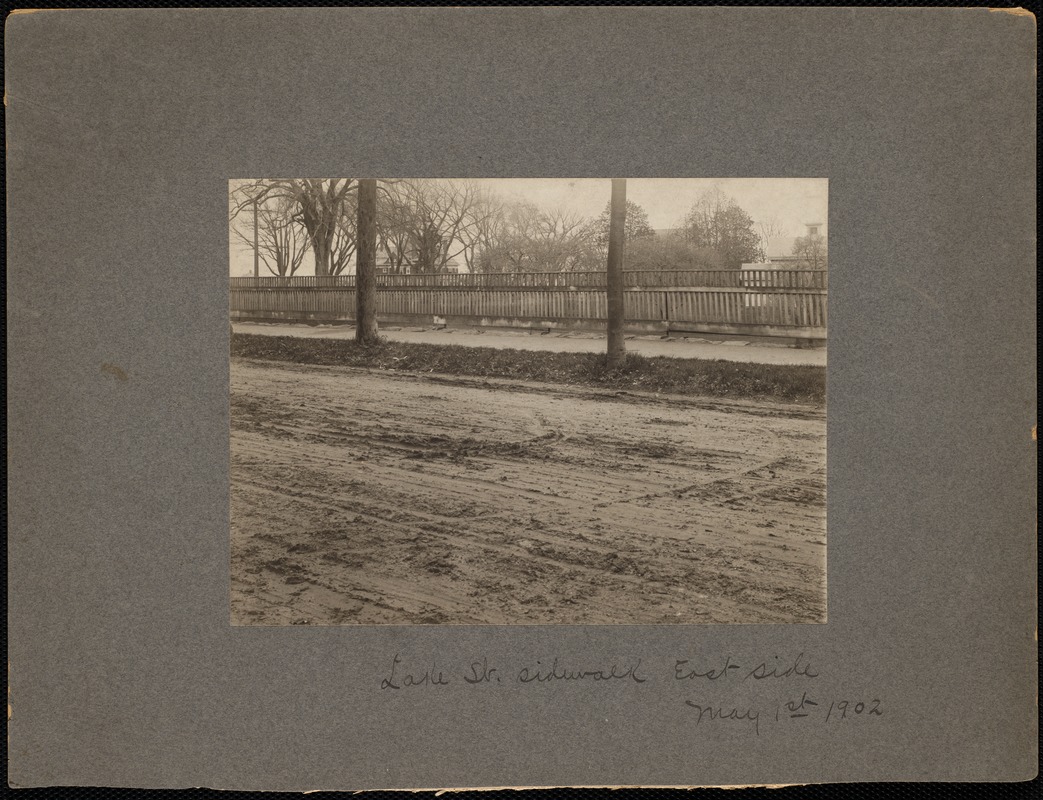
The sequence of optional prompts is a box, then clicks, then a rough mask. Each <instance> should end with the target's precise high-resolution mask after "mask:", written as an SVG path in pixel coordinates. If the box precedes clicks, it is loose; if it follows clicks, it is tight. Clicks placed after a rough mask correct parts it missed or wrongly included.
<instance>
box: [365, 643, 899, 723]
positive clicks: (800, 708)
mask: <svg viewBox="0 0 1043 800" xmlns="http://www.w3.org/2000/svg"><path fill="white" fill-rule="evenodd" d="M820 676H821V673H820V672H819V671H818V669H816V668H815V667H814V666H813V664H812V662H811V660H810V659H809V658H808V657H806V656H805V654H804V653H799V654H798V655H797V656H796V657H795V658H791V657H780V656H777V655H776V656H774V657H772V658H771V659H763V660H751V661H743V660H737V659H735V658H733V656H731V655H728V656H725V657H724V658H723V659H717V660H715V661H714V662H712V663H710V662H706V663H699V662H697V661H695V660H693V659H688V658H677V659H672V660H670V661H664V662H662V663H656V664H654V665H649V664H646V663H644V662H643V661H642V659H640V658H635V659H633V660H625V661H620V662H613V663H609V664H603V665H597V666H594V667H591V666H589V665H581V664H577V663H571V662H568V661H566V660H565V659H561V658H550V659H549V660H544V659H537V660H534V661H531V662H524V663H521V664H514V665H508V664H496V663H492V662H490V659H489V658H488V657H487V656H479V657H478V658H477V659H475V660H473V661H471V662H469V663H468V664H466V665H464V666H456V667H452V666H441V665H439V664H438V663H437V662H435V663H429V664H423V665H419V664H412V663H409V662H408V660H407V659H406V658H405V657H403V655H402V654H401V653H396V654H395V655H394V656H393V657H391V658H390V659H389V663H388V665H387V669H386V671H385V673H384V677H383V678H382V679H381V681H380V689H381V691H382V692H391V693H400V692H404V693H408V692H411V691H438V690H442V689H444V687H449V686H459V687H465V688H466V687H472V688H474V687H490V688H491V687H510V686H515V687H528V686H547V685H550V684H570V683H571V684H579V683H583V684H591V685H598V686H605V687H607V686H608V685H611V684H615V685H617V686H622V685H626V686H631V687H645V686H649V685H659V686H662V685H663V684H664V683H666V684H673V685H675V686H678V687H681V688H683V689H684V695H685V696H683V697H681V698H680V700H681V702H682V704H683V707H684V708H685V709H686V710H687V711H688V712H690V714H691V716H692V719H693V722H694V724H695V725H706V726H711V725H728V726H735V727H738V728H741V729H743V730H746V731H748V732H750V733H752V734H754V735H756V736H759V735H760V734H761V733H762V731H763V729H764V728H765V726H767V725H769V724H782V723H787V724H788V723H794V722H796V723H801V724H820V725H828V724H833V725H838V724H841V723H855V722H856V721H869V720H873V719H876V718H878V717H882V716H884V714H885V709H884V704H883V702H882V701H881V699H880V698H878V697H873V696H870V695H865V696H854V695H852V696H842V695H841V694H838V693H836V692H835V691H834V690H829V689H826V688H825V687H823V688H821V689H820V688H819V687H818V686H817V685H816V683H815V681H816V679H818V678H819V677H820ZM765 687H767V688H768V689H769V691H768V692H767V693H765V692H764V691H761V690H762V689H763V688H765ZM729 691H730V693H732V694H736V695H739V696H740V698H741V697H747V698H748V697H749V696H751V695H756V696H757V697H756V699H753V700H750V699H746V700H742V699H740V700H739V701H736V702H732V701H725V702H721V701H720V700H719V699H717V698H716V697H715V695H720V694H722V693H728V692H729ZM765 694H767V697H766V698H765V697H763V696H761V695H765Z"/></svg>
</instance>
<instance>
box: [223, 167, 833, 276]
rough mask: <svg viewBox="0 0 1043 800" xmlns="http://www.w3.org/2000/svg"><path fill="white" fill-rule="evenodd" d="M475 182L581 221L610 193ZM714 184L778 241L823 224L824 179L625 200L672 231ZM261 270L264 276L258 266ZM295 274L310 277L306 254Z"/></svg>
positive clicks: (584, 184)
mask: <svg viewBox="0 0 1043 800" xmlns="http://www.w3.org/2000/svg"><path fill="white" fill-rule="evenodd" d="M479 182H480V183H483V184H485V185H486V186H487V187H488V188H489V189H490V190H492V191H494V192H496V193H498V194H500V195H501V196H503V197H504V198H505V199H512V200H525V201H528V202H531V203H533V204H535V205H537V206H540V207H543V208H548V209H559V208H560V209H567V210H569V211H574V212H577V213H579V214H582V215H583V216H587V217H596V216H598V215H599V214H600V213H601V212H602V211H604V209H605V206H606V205H607V204H608V201H609V196H610V194H611V181H609V180H608V179H598V178H575V179H573V178H482V179H479ZM714 186H717V187H719V188H720V190H721V191H722V192H724V193H725V194H726V195H728V196H729V197H731V198H732V199H734V200H735V202H736V203H738V204H739V206H740V207H741V208H742V209H743V210H744V211H746V213H747V214H749V215H750V216H751V217H753V221H754V223H756V224H758V225H759V224H762V223H774V224H775V225H776V227H777V228H778V229H779V231H780V233H779V235H780V236H781V237H787V238H793V237H797V236H803V235H804V233H805V228H804V226H805V225H806V224H807V223H812V222H816V223H820V224H823V225H825V224H826V223H827V222H828V194H829V190H828V181H827V180H826V179H825V178H629V179H627V199H628V200H632V201H633V202H635V203H637V204H638V205H639V206H641V207H642V208H643V209H644V210H645V211H646V212H648V221H649V222H650V223H651V225H652V227H653V228H676V227H679V225H680V223H681V221H682V219H683V218H684V215H685V213H686V212H687V211H688V209H689V208H691V206H692V204H693V203H695V201H696V200H697V199H698V198H699V196H700V195H701V194H703V193H704V192H706V191H707V190H709V189H712V188H713V187H714ZM759 232H760V231H759V230H758V233H759ZM229 255H230V261H231V263H230V268H231V269H230V271H231V274H232V275H250V274H252V273H253V255H252V251H251V250H250V249H249V248H248V247H245V246H243V245H241V244H238V243H235V242H231V243H230V252H229ZM261 271H262V273H264V272H266V271H265V269H264V266H263V265H262V267H261ZM298 274H304V275H310V274H314V267H313V265H312V260H311V255H310V253H309V255H308V256H306V257H305V262H304V265H303V269H302V270H301V272H300V273H298Z"/></svg>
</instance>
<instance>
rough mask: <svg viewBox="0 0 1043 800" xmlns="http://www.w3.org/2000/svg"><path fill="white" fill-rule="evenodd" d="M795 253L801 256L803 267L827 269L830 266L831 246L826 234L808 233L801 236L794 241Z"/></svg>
mask: <svg viewBox="0 0 1043 800" xmlns="http://www.w3.org/2000/svg"><path fill="white" fill-rule="evenodd" d="M793 255H795V256H800V258H801V263H800V266H801V267H805V268H807V269H827V268H828V267H829V248H828V246H827V245H826V239H825V237H824V236H819V235H818V234H817V233H816V234H808V235H807V236H801V237H799V238H798V239H797V240H796V241H795V242H794V243H793Z"/></svg>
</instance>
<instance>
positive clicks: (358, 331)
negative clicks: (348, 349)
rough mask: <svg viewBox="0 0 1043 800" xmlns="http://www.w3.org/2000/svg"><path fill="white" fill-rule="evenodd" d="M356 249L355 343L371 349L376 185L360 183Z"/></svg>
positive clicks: (374, 326)
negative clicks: (369, 346)
mask: <svg viewBox="0 0 1043 800" xmlns="http://www.w3.org/2000/svg"><path fill="white" fill-rule="evenodd" d="M358 192H359V198H358V233H357V237H358V238H357V240H356V242H357V244H356V248H355V264H356V269H355V323H356V327H355V340H356V341H357V342H359V344H364V345H374V344H377V343H378V342H379V341H380V337H379V336H378V335H377V182H376V181H375V180H372V179H369V178H360V179H359V188H358Z"/></svg>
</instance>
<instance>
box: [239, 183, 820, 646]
mask: <svg viewBox="0 0 1043 800" xmlns="http://www.w3.org/2000/svg"><path fill="white" fill-rule="evenodd" d="M827 195H828V182H827V180H826V179H798V178H794V179H779V178H772V179H749V178H734V179H680V178H679V179H635V178H630V179H604V180H598V179H575V180H570V179H561V178H547V179H531V178H525V179H502V178H496V179H472V178H467V179H442V178H419V179H416V178H414V179H410V178H399V179H383V180H378V179H353V178H315V179H313V178H289V179H283V178H273V179H241V180H232V181H230V183H229V234H230V244H229V261H230V305H229V307H230V316H231V367H230V370H231V398H230V409H231V563H230V572H231V619H232V623H233V624H234V625H352V624H363V625H383V624H419V625H433V624H456V625H460V624H484V625H513V624H570V625H577V624H584V625H588V624H599V625H604V624H659V623H663V624H670V623H684V624H713V623H732V624H735V623H822V622H825V621H826V415H825V399H826V397H825V396H826V385H825V384H826V380H825V379H826V374H825V373H826V341H827V325H826V305H827V303H826V300H827V290H828V273H829V267H828V225H827Z"/></svg>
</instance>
